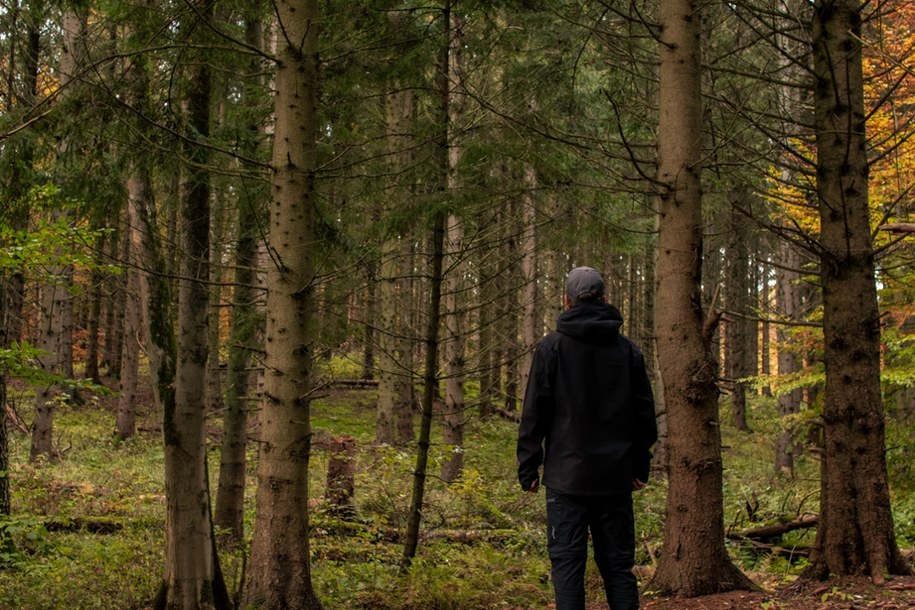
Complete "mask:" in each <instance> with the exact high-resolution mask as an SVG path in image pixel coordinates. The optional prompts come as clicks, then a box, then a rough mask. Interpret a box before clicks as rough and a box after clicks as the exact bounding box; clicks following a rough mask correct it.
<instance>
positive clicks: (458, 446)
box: [442, 16, 468, 483]
mask: <svg viewBox="0 0 915 610" xmlns="http://www.w3.org/2000/svg"><path fill="white" fill-rule="evenodd" d="M462 25H463V24H462V20H461V19H460V18H458V17H457V16H452V24H451V28H452V32H453V35H452V36H451V38H450V42H449V44H450V49H449V60H448V66H449V67H448V71H449V73H448V82H449V83H450V90H451V91H450V96H449V102H448V125H447V130H448V165H447V168H446V170H447V175H448V182H447V188H448V192H449V193H450V194H451V199H452V201H455V200H457V192H458V188H459V187H460V185H459V176H458V162H459V161H460V156H461V144H460V140H461V136H460V135H459V133H458V129H459V124H460V121H461V118H462V115H463V113H464V111H465V107H464V100H465V96H464V92H463V86H464V84H463V80H462V79H463V68H462V65H461V59H462V49H463V45H464V40H463V35H462V32H461V27H462ZM465 256H466V253H465V251H464V221H463V219H462V218H461V213H460V212H452V213H451V214H449V215H448V221H447V237H446V239H445V261H444V264H445V270H444V271H443V277H444V283H445V295H444V299H443V301H444V313H443V317H444V321H445V323H444V329H445V330H444V332H445V337H444V339H443V344H444V345H443V351H444V355H445V358H444V361H445V362H444V364H445V413H444V417H443V420H444V421H443V424H444V432H443V435H442V440H443V442H444V443H445V445H446V446H448V447H451V448H453V450H452V452H451V453H450V454H449V456H448V458H447V459H446V460H445V462H444V463H443V464H442V478H443V479H444V480H445V481H447V482H449V483H450V482H453V481H456V480H457V478H458V477H459V476H460V474H461V471H462V470H463V468H464V421H465V419H466V415H465V413H464V410H465V400H464V377H465V375H466V370H465V369H466V364H465V362H466V360H465V344H466V341H467V337H466V335H467V321H466V318H467V314H466V310H467V309H468V307H467V301H468V291H467V290H466V286H465V284H466V281H465V279H464V275H465V267H466V265H465V263H464V257H465Z"/></svg>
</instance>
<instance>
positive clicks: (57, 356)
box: [29, 10, 88, 461]
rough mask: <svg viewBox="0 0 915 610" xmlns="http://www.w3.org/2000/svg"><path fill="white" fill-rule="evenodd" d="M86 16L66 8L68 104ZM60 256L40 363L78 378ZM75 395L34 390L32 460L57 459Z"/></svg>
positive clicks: (51, 272)
mask: <svg viewBox="0 0 915 610" xmlns="http://www.w3.org/2000/svg"><path fill="white" fill-rule="evenodd" d="M87 19H88V17H87V15H86V14H81V13H79V12H77V11H76V10H67V11H64V13H63V17H62V22H63V36H62V39H61V59H60V68H59V71H60V73H59V80H60V83H59V86H60V89H61V91H62V98H61V101H60V102H59V103H60V104H62V105H63V106H64V107H66V102H67V101H69V100H71V99H73V97H74V96H75V95H76V92H75V91H74V89H75V87H76V85H77V83H78V82H79V78H78V77H79V74H78V71H79V70H80V69H82V68H81V66H82V63H83V61H84V60H85V57H86V41H85V35H86V32H85V30H86V20H87ZM75 144H76V142H75V139H74V138H73V134H68V135H66V136H62V137H61V138H60V140H59V142H58V149H57V154H58V163H60V165H61V166H63V165H64V160H65V159H67V158H68V157H70V156H72V155H75V154H76V151H75V150H74V149H75ZM51 217H52V219H53V222H56V223H59V225H60V226H65V225H66V223H67V217H68V211H67V207H66V206H64V205H59V206H58V207H56V208H55V209H54V210H52V211H51ZM56 254H57V257H56V258H57V259H58V260H55V261H53V262H51V263H50V264H48V265H47V271H46V279H45V281H44V282H43V283H42V287H41V296H40V301H41V304H40V309H39V322H38V332H39V334H38V347H39V348H40V349H41V351H42V352H43V355H42V357H41V367H42V369H43V370H44V372H45V373H46V374H48V375H49V376H51V377H57V378H58V379H60V378H72V377H73V295H72V294H71V288H72V282H73V266H72V264H69V263H68V262H67V261H66V256H65V255H64V253H63V249H62V248H61V247H58V248H57V251H56ZM71 397H72V394H71V393H70V392H69V391H68V390H67V389H66V388H65V387H64V386H63V385H62V384H61V383H59V382H57V383H51V384H50V385H44V386H42V387H40V388H39V389H38V390H37V391H36V392H35V417H34V420H33V425H32V446H31V450H30V451H29V459H30V460H31V461H35V460H37V459H39V458H40V457H45V458H48V459H55V456H54V445H53V438H52V432H53V427H54V410H55V408H56V407H57V406H58V404H59V401H61V400H67V399H69V398H71Z"/></svg>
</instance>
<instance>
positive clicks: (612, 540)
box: [546, 490, 639, 610]
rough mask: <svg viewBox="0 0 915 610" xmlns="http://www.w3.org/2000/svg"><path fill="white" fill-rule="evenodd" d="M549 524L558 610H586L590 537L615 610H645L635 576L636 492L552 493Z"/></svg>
mask: <svg viewBox="0 0 915 610" xmlns="http://www.w3.org/2000/svg"><path fill="white" fill-rule="evenodd" d="M546 520H547V541H548V542H547V548H548V550H549V554H550V562H551V564H552V570H551V572H550V575H551V578H552V580H553V589H554V591H555V593H556V610H585V564H586V563H587V559H588V533H589V532H590V534H591V540H592V543H593V545H594V561H595V563H597V568H598V570H599V571H600V575H601V577H602V578H603V580H604V591H605V592H606V594H607V603H608V604H610V609H611V610H636V609H637V608H638V607H639V590H638V583H637V581H636V579H635V575H634V574H633V573H632V567H633V565H634V564H635V523H634V518H633V514H632V494H631V492H630V493H624V494H621V495H619V496H570V495H565V494H560V493H557V492H554V491H550V490H547V492H546Z"/></svg>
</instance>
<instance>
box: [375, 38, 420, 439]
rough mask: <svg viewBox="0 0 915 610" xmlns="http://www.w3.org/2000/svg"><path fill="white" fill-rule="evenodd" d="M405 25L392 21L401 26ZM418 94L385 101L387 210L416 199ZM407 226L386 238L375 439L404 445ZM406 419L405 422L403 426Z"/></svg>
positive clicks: (409, 377) (408, 395)
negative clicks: (412, 175)
mask: <svg viewBox="0 0 915 610" xmlns="http://www.w3.org/2000/svg"><path fill="white" fill-rule="evenodd" d="M402 25H403V24H402V23H401V20H394V26H395V27H401V26H402ZM414 97H415V94H414V92H413V91H412V90H411V89H410V88H409V87H404V86H403V85H402V83H401V82H400V81H395V82H394V83H393V84H392V87H391V90H390V91H389V92H388V94H387V96H386V98H385V122H386V130H387V133H386V145H387V147H388V153H389V154H390V155H391V159H392V162H393V163H394V166H395V168H396V169H395V171H394V172H393V173H394V177H392V179H391V182H390V184H389V185H388V188H387V189H386V197H385V198H384V202H383V204H382V205H383V206H384V207H383V209H384V211H391V210H394V209H397V208H398V207H400V206H403V205H404V204H405V203H406V202H408V201H409V199H410V198H411V197H412V189H411V187H410V184H409V182H410V180H409V178H408V177H407V176H409V167H410V165H411V164H412V162H413V161H412V156H413V155H412V153H411V152H410V150H411V145H412V141H411V140H412V138H411V137H410V132H411V129H412V120H413V113H414V104H415V100H414ZM407 230H408V229H407V228H406V227H396V228H392V229H390V230H388V231H386V234H385V235H384V236H383V237H382V244H381V261H380V263H379V270H380V277H379V280H380V286H379V289H378V292H379V302H378V308H379V312H378V322H379V328H378V348H379V349H378V351H379V354H378V368H379V380H378V405H377V417H376V426H375V440H376V442H378V443H385V444H388V445H405V444H407V443H408V442H409V441H411V440H412V439H413V393H412V382H413V366H412V354H411V353H410V350H411V341H410V339H409V338H410V335H411V333H410V328H409V308H408V307H407V304H408V303H410V302H411V295H410V294H409V290H410V282H409V277H410V276H411V275H412V271H411V270H410V266H411V262H412V255H411V252H410V240H409V239H408V237H407V235H406V231H407ZM405 420H406V421H405Z"/></svg>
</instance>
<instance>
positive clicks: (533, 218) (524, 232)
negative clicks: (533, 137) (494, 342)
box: [518, 163, 543, 388]
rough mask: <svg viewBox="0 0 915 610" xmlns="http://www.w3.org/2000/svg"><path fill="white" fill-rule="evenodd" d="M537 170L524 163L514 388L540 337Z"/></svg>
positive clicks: (523, 377)
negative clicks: (518, 325) (516, 360)
mask: <svg viewBox="0 0 915 610" xmlns="http://www.w3.org/2000/svg"><path fill="white" fill-rule="evenodd" d="M536 191H537V172H536V171H535V170H534V168H533V167H532V166H531V165H530V163H525V164H524V191H523V194H522V196H521V203H520V205H521V244H520V246H521V265H520V267H521V269H520V271H521V281H522V284H521V290H520V293H521V298H520V301H521V319H520V324H521V329H520V333H519V335H520V337H521V349H520V351H521V354H520V359H519V362H518V387H520V388H526V387H527V377H528V374H529V372H530V370H531V362H532V361H533V359H534V348H535V347H536V345H537V341H539V340H540V337H541V336H543V324H542V322H541V321H540V320H539V319H538V318H537V309H538V308H537V283H538V282H537V279H538V276H537V200H536V197H535V193H536Z"/></svg>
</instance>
